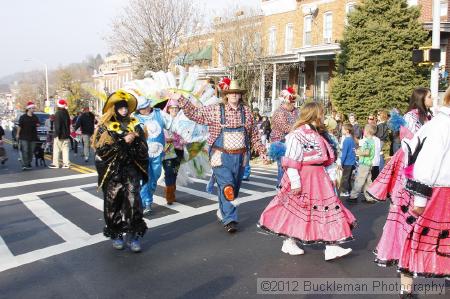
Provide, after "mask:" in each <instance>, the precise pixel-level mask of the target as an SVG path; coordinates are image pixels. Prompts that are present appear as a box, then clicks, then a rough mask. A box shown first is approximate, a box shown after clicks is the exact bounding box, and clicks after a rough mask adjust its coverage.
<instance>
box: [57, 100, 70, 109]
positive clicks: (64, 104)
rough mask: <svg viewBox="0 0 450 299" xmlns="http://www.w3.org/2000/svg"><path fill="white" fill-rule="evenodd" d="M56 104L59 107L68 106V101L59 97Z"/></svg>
mask: <svg viewBox="0 0 450 299" xmlns="http://www.w3.org/2000/svg"><path fill="white" fill-rule="evenodd" d="M56 106H57V107H58V108H66V107H67V102H66V100H64V99H59V100H58V102H57V103H56Z"/></svg>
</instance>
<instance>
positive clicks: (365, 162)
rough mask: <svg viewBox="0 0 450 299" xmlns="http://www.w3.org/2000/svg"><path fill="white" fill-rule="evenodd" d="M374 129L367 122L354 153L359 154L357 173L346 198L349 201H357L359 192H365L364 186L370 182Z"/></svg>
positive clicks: (373, 152) (373, 154)
mask: <svg viewBox="0 0 450 299" xmlns="http://www.w3.org/2000/svg"><path fill="white" fill-rule="evenodd" d="M376 130H377V127H376V126H374V125H369V124H367V125H366V127H365V128H364V137H365V138H364V139H363V140H361V143H362V146H361V147H360V148H359V149H358V150H357V151H356V154H357V155H358V156H359V166H358V174H357V175H356V178H355V184H354V185H353V189H352V191H351V192H350V197H349V198H348V199H347V200H348V202H350V203H357V202H358V195H359V193H360V192H364V193H365V191H366V188H367V187H368V186H369V184H370V183H371V169H372V163H373V158H374V156H375V141H374V139H373V136H374V135H375V133H376ZM366 202H372V200H368V199H366Z"/></svg>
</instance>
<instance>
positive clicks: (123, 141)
mask: <svg viewBox="0 0 450 299" xmlns="http://www.w3.org/2000/svg"><path fill="white" fill-rule="evenodd" d="M136 105H137V100H136V98H135V96H134V95H132V94H131V93H129V92H127V91H124V90H118V91H115V92H113V93H112V94H111V95H110V96H109V97H108V99H107V101H106V103H105V105H104V107H103V116H102V118H101V120H100V122H99V126H98V128H97V129H96V130H95V132H94V135H93V137H92V147H93V149H94V151H95V154H96V156H95V165H96V168H97V172H98V186H99V189H100V188H101V189H102V191H103V195H104V211H103V214H104V218H105V224H106V226H105V228H104V230H103V233H104V235H105V236H106V237H109V238H111V239H112V240H113V247H114V248H115V249H118V250H121V249H123V248H124V247H125V241H124V234H127V237H129V238H128V240H129V241H130V248H131V250H132V251H134V252H139V251H141V244H140V238H142V237H143V236H144V234H145V231H146V230H147V225H146V223H145V221H144V220H143V214H142V202H141V197H140V194H139V193H140V189H141V180H143V181H147V179H148V176H147V172H146V169H147V163H148V154H147V150H148V148H147V143H146V142H145V137H144V131H143V130H142V128H141V127H140V126H139V122H138V121H137V120H136V119H135V118H132V117H130V113H132V112H133V111H134V110H135V109H136Z"/></svg>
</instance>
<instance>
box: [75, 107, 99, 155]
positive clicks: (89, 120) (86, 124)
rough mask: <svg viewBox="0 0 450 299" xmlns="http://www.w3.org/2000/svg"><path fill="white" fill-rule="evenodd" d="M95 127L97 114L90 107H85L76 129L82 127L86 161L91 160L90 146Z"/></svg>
mask: <svg viewBox="0 0 450 299" xmlns="http://www.w3.org/2000/svg"><path fill="white" fill-rule="evenodd" d="M94 128H95V115H94V114H93V113H92V112H90V111H89V107H85V108H84V110H83V114H81V115H80V117H78V119H77V122H76V124H75V131H77V130H78V129H81V140H82V142H83V155H84V161H85V162H89V154H90V153H89V148H90V140H91V136H92V134H94Z"/></svg>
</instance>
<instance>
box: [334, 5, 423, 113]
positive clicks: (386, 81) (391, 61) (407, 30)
mask: <svg viewBox="0 0 450 299" xmlns="http://www.w3.org/2000/svg"><path fill="white" fill-rule="evenodd" d="M419 15H420V11H419V9H418V8H417V7H408V4H407V2H406V0H383V1H380V0H363V1H362V3H361V5H360V6H358V7H357V8H356V9H355V11H353V12H352V13H351V14H350V15H349V16H348V26H347V27H346V29H345V31H344V37H343V40H342V41H341V53H340V54H339V55H338V56H337V59H336V72H335V78H334V79H333V82H332V90H331V94H332V102H333V104H334V105H335V107H336V108H337V110H339V111H342V112H344V113H350V112H354V113H355V114H356V115H357V117H358V118H359V119H366V117H367V115H368V114H369V113H373V112H374V111H375V110H378V109H391V108H398V109H400V110H401V111H403V112H405V110H406V109H407V107H408V98H409V96H410V95H411V93H412V91H413V89H414V88H416V87H419V86H425V87H426V86H428V85H429V83H428V75H427V73H428V69H426V68H423V67H421V68H419V67H417V66H415V65H413V63H412V59H411V57H412V50H413V49H417V48H418V47H420V46H424V45H426V44H427V40H428V32H427V31H426V30H424V29H423V27H422V24H421V23H420V22H419Z"/></svg>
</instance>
